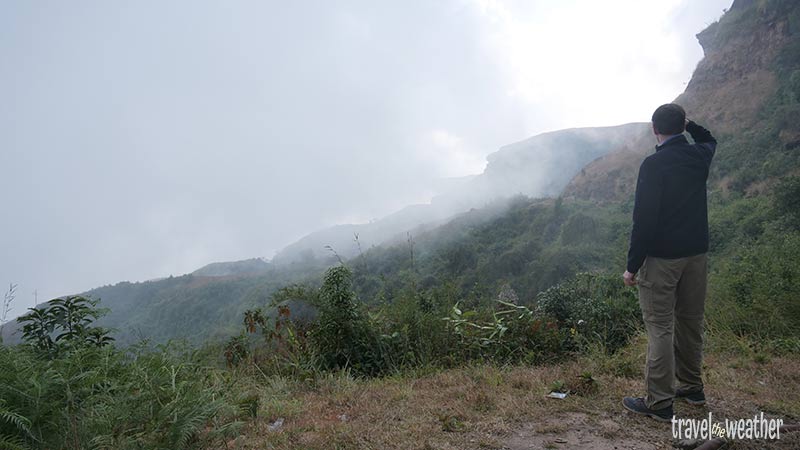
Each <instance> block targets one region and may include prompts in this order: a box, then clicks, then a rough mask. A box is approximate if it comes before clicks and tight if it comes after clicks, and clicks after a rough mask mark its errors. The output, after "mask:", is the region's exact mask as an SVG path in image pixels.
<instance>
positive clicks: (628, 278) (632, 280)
mask: <svg viewBox="0 0 800 450" xmlns="http://www.w3.org/2000/svg"><path fill="white" fill-rule="evenodd" d="M622 281H624V282H625V286H636V274H635V273H630V272H628V271H627V270H626V271H625V273H623V274H622Z"/></svg>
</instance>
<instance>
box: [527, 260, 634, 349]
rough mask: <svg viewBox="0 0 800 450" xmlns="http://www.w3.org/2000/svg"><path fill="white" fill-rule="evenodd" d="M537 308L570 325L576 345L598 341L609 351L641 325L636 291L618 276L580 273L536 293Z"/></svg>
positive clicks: (620, 343) (624, 342) (617, 346)
mask: <svg viewBox="0 0 800 450" xmlns="http://www.w3.org/2000/svg"><path fill="white" fill-rule="evenodd" d="M536 311H537V313H539V314H540V315H542V316H546V317H552V318H554V319H555V320H556V322H557V324H558V326H559V327H562V328H566V329H569V330H570V331H571V334H572V335H574V336H575V339H574V341H575V344H576V346H577V347H578V348H584V347H585V346H586V345H587V344H592V343H601V344H602V345H603V346H604V347H605V348H606V349H607V350H608V351H609V352H614V351H616V350H617V349H618V348H620V347H622V346H624V345H625V344H627V342H628V339H629V338H630V336H631V335H632V334H633V333H634V332H635V331H636V330H637V329H638V328H640V324H641V310H640V309H639V303H638V301H637V297H636V292H635V291H634V290H633V289H630V288H626V287H625V286H624V284H623V283H622V280H621V279H620V278H619V277H615V276H610V275H595V274H589V273H581V274H578V275H577V276H575V277H574V278H572V279H570V280H567V281H565V282H563V283H560V284H558V285H556V286H553V287H551V288H550V289H547V290H546V291H544V292H542V293H540V294H539V295H538V296H537V297H536Z"/></svg>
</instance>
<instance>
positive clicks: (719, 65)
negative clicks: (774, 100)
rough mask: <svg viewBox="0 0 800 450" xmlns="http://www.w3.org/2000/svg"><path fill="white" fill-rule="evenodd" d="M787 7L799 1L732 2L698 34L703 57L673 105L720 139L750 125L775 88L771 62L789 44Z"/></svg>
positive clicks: (775, 81) (776, 85) (789, 33)
mask: <svg viewBox="0 0 800 450" xmlns="http://www.w3.org/2000/svg"><path fill="white" fill-rule="evenodd" d="M790 3H795V4H796V3H798V2H796V1H793V2H775V1H771V2H756V1H752V0H744V1H743V0H737V1H735V2H734V3H733V5H732V6H731V8H730V10H729V11H728V12H727V13H726V14H725V15H724V16H723V17H722V18H721V19H720V20H719V21H718V22H716V23H714V24H712V25H710V26H709V27H708V28H706V29H705V30H703V31H702V32H700V33H699V34H698V35H697V40H698V41H699V43H700V45H701V46H702V47H703V51H704V53H705V57H704V58H703V60H702V61H700V63H699V64H698V65H697V68H696V69H695V71H694V74H693V75H692V79H691V80H690V81H689V84H688V85H687V87H686V91H684V93H683V94H681V95H680V96H678V98H677V99H676V100H675V102H676V103H678V104H681V105H683V106H684V107H685V108H686V110H687V111H688V112H690V113H691V115H692V116H693V117H695V118H697V119H698V120H702V121H704V122H706V123H708V124H709V125H710V126H711V127H714V129H715V130H717V131H718V133H720V134H725V133H729V132H736V131H737V130H740V129H742V128H748V127H751V126H753V125H755V123H756V122H757V121H758V114H759V112H760V111H761V110H762V109H763V107H764V105H765V103H766V102H767V100H769V99H770V97H772V96H773V95H775V93H776V90H777V88H778V85H779V82H778V73H777V71H776V64H775V63H776V58H777V57H778V56H779V55H780V54H781V52H782V51H783V49H784V48H785V47H786V45H788V44H789V43H790V42H791V41H792V33H791V31H792V30H791V27H790V16H789V15H788V13H789V11H790V10H791V9H792V8H791V5H790ZM782 4H783V5H782Z"/></svg>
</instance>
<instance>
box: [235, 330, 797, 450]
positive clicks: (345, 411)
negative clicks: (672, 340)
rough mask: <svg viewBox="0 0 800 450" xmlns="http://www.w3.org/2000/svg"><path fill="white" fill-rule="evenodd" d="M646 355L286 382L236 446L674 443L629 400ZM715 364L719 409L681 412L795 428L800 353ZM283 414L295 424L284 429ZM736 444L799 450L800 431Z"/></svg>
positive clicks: (713, 398) (270, 394)
mask: <svg viewBox="0 0 800 450" xmlns="http://www.w3.org/2000/svg"><path fill="white" fill-rule="evenodd" d="M643 351H644V348H643V347H638V348H637V347H635V346H634V347H633V350H632V351H631V352H630V353H629V355H627V356H626V357H623V359H619V360H613V361H611V362H610V363H609V361H598V360H593V359H592V358H590V357H583V358H579V359H578V360H574V361H569V362H565V363H562V364H556V365H550V366H539V367H519V366H517V367H506V368H498V367H494V366H486V365H482V366H475V367H468V368H460V369H452V370H446V371H442V372H436V373H429V374H417V375H415V376H410V375H404V376H403V377H390V378H384V379H378V380H354V379H352V378H349V377H347V376H344V375H338V376H337V375H331V376H330V377H329V378H328V379H326V380H321V381H318V382H316V383H315V384H314V385H313V386H312V387H306V388H297V387H292V385H291V384H289V383H288V382H281V381H280V380H278V381H277V382H273V383H272V385H271V386H270V387H268V388H267V390H265V392H264V393H263V402H262V406H261V410H260V412H259V418H258V419H257V420H255V421H254V422H253V423H251V424H249V425H248V426H247V427H246V429H245V430H243V433H242V435H241V436H239V438H237V439H235V440H232V441H230V442H229V443H228V448H231V449H234V448H236V449H256V448H257V449H264V448H268V449H269V448H276V449H294V448H301V449H350V448H353V449H390V448H398V449H459V450H460V449H508V450H522V449H599V450H605V449H608V450H611V449H620V450H621V449H647V450H650V449H669V448H674V447H673V440H672V433H671V424H669V423H661V422H656V421H654V420H652V419H649V418H646V417H641V416H637V415H634V414H631V413H629V412H627V411H625V410H623V408H622V405H621V399H622V397H623V396H625V395H641V393H642V388H643V381H642V378H641V370H640V369H638V367H639V361H643ZM624 358H628V361H626V360H624ZM705 366H706V367H705V377H706V380H707V381H706V383H707V384H706V394H707V397H708V399H709V404H708V406H707V407H706V406H703V407H698V406H690V405H688V404H686V403H683V402H680V403H676V405H675V410H676V414H677V415H678V416H679V417H687V418H690V417H694V418H704V417H706V416H707V415H708V412H709V411H711V412H712V413H713V414H714V418H715V419H718V420H722V419H724V418H735V419H739V418H748V417H752V416H753V415H754V414H756V413H758V412H764V413H765V414H766V415H767V416H768V417H773V418H778V417H780V418H783V419H784V420H785V421H786V422H787V423H797V422H798V419H800V389H797V387H798V386H800V356H798V357H791V358H762V357H757V358H753V357H752V356H742V357H731V356H716V355H710V356H708V357H707V358H706V362H705ZM587 372H589V373H590V375H591V379H592V381H591V383H590V384H591V386H588V387H587V386H586V383H585V382H584V381H585V379H586V377H587V375H586V374H587ZM581 375H583V376H581ZM554 382H563V384H564V385H565V386H567V387H568V388H572V389H573V390H574V393H573V394H571V395H569V396H568V397H567V398H565V399H563V400H557V399H550V398H546V394H547V393H548V392H549V391H550V389H551V387H552V385H553V383H554ZM278 418H282V419H284V421H283V424H282V425H281V426H280V427H279V428H277V429H273V428H276V427H274V426H273V427H270V425H271V424H274V423H275V421H276V420H277V419H278ZM725 448H730V449H751V448H753V449H755V448H759V449H760V448H774V449H798V448H800V433H794V434H792V435H784V436H783V439H781V440H780V441H771V442H766V441H738V442H733V443H732V444H730V445H728V446H726V447H725Z"/></svg>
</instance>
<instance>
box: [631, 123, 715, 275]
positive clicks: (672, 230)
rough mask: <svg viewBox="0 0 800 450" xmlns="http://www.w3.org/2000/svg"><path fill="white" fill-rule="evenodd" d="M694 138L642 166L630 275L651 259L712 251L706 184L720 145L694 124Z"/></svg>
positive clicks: (678, 140)
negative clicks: (709, 249) (712, 160)
mask: <svg viewBox="0 0 800 450" xmlns="http://www.w3.org/2000/svg"><path fill="white" fill-rule="evenodd" d="M686 131H688V132H689V134H690V135H691V136H692V139H693V140H694V142H695V143H694V144H690V143H689V141H688V140H687V139H686V137H685V136H683V135H679V136H677V137H674V138H672V139H670V140H668V141H667V142H665V143H664V144H663V145H659V146H656V152H655V153H654V154H652V155H650V156H648V157H647V158H645V160H644V161H643V162H642V166H641V167H640V168H639V179H638V181H637V183H636V200H635V204H634V207H633V229H632V230H631V247H630V250H629V251H628V272H631V273H636V272H637V271H638V270H639V268H640V267H642V264H644V260H645V258H646V257H647V256H655V257H658V258H682V257H686V256H694V255H699V254H701V253H705V252H707V251H708V207H707V201H706V180H708V169H709V167H710V166H711V159H712V158H713V157H714V151H715V150H716V148H717V141H716V139H714V137H713V136H711V132H709V131H708V130H706V129H705V128H703V127H701V126H700V125H697V124H696V123H694V122H692V121H689V123H688V124H686Z"/></svg>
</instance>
